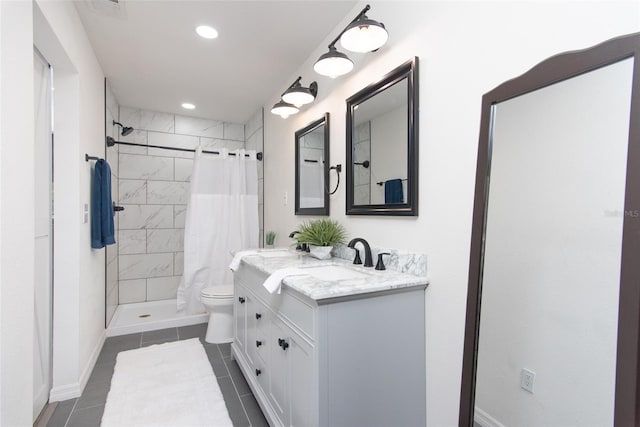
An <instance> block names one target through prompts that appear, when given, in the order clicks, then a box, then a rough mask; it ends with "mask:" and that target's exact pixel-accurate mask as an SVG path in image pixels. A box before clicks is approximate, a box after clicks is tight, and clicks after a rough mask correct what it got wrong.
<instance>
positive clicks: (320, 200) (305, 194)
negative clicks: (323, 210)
mask: <svg viewBox="0 0 640 427" xmlns="http://www.w3.org/2000/svg"><path fill="white" fill-rule="evenodd" d="M322 206H324V168H323V165H322V163H321V162H318V163H311V164H307V163H303V164H302V165H300V207H301V208H318V207H322Z"/></svg>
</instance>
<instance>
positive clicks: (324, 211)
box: [295, 113, 329, 215]
mask: <svg viewBox="0 0 640 427" xmlns="http://www.w3.org/2000/svg"><path fill="white" fill-rule="evenodd" d="M320 126H324V166H323V171H324V172H323V176H324V187H325V190H324V206H323V207H321V208H301V207H300V144H299V141H300V138H302V137H303V136H305V135H306V134H308V133H310V132H313V131H314V130H316V129H317V128H318V127H320ZM295 146H296V150H295V151H296V153H295V156H296V169H295V170H296V173H295V175H296V177H295V180H296V206H295V214H296V215H329V191H328V190H327V188H328V187H327V186H328V185H329V184H328V183H329V113H325V115H324V117H322V118H321V119H318V120H316V121H314V122H311V123H309V124H308V125H307V126H305V127H303V128H302V129H300V130H298V131H297V132H296V133H295Z"/></svg>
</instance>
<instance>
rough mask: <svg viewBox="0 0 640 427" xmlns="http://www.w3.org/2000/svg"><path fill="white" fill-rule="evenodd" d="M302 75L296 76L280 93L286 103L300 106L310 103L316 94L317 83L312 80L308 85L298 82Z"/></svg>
mask: <svg viewBox="0 0 640 427" xmlns="http://www.w3.org/2000/svg"><path fill="white" fill-rule="evenodd" d="M300 80H302V77H298V78H297V79H296V81H295V82H293V84H292V85H291V86H289V88H288V89H287V90H285V91H284V93H283V94H282V100H283V101H284V102H286V103H288V104H293V105H295V106H296V107H298V108H300V107H301V106H302V105H305V104H310V103H312V102H313V101H314V100H315V99H316V95H318V83H316V82H313V83H311V84H310V85H309V87H304V86H302V85H301V84H300Z"/></svg>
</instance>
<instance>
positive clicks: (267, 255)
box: [258, 249, 298, 258]
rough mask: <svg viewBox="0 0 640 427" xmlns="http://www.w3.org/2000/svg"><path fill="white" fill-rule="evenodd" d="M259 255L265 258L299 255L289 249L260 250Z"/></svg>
mask: <svg viewBox="0 0 640 427" xmlns="http://www.w3.org/2000/svg"><path fill="white" fill-rule="evenodd" d="M258 255H260V256H261V257H263V258H295V257H297V256H298V254H297V253H294V252H291V251H289V250H287V249H282V250H271V251H260V252H258Z"/></svg>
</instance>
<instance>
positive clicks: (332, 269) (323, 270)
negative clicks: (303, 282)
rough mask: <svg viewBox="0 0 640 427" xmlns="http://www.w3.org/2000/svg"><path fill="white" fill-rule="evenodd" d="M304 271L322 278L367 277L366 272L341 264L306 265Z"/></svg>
mask: <svg viewBox="0 0 640 427" xmlns="http://www.w3.org/2000/svg"><path fill="white" fill-rule="evenodd" d="M304 271H305V272H307V274H309V275H310V276H313V277H315V278H317V279H320V280H326V281H332V280H347V279H361V278H364V277H367V274H366V273H362V272H360V271H356V270H353V269H351V268H347V267H342V266H340V265H319V266H317V267H304Z"/></svg>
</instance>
